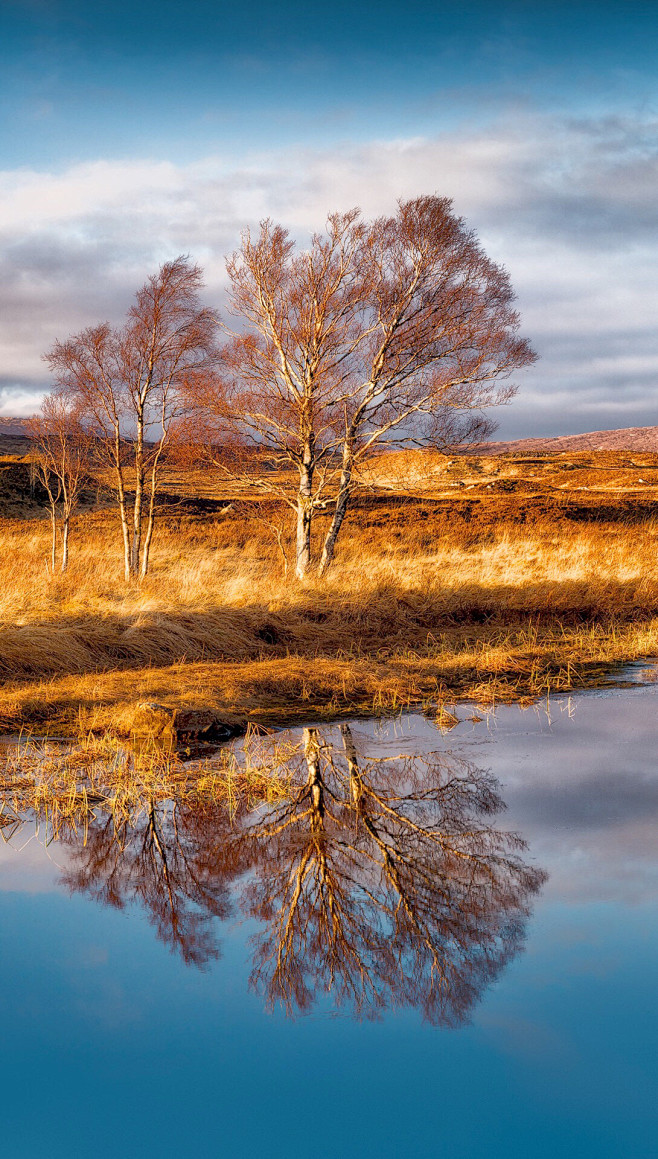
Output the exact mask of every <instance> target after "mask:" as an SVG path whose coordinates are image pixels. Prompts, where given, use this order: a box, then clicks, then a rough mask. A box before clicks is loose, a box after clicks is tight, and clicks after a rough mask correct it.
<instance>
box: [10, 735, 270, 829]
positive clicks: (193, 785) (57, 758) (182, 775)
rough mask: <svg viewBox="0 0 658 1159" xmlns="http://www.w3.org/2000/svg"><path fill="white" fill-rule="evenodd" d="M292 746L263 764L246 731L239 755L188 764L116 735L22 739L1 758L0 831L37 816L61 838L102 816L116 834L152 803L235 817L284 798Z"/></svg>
mask: <svg viewBox="0 0 658 1159" xmlns="http://www.w3.org/2000/svg"><path fill="white" fill-rule="evenodd" d="M289 747H290V746H286V745H282V746H279V750H278V751H277V753H276V759H275V760H274V759H272V757H271V755H270V759H269V760H268V762H267V764H266V765H265V764H264V763H263V761H262V759H261V755H260V754H261V742H260V740H259V738H258V737H257V736H254V735H253V734H249V733H248V734H247V737H246V738H245V742H244V744H243V746H242V747H241V750H240V753H239V755H236V753H235V752H233V751H231V752H228V751H224V752H221V753H220V754H218V755H217V756H214V757H213V758H212V759H206V760H203V761H196V762H192V763H185V762H184V761H182V760H181V758H180V757H179V756H178V755H177V754H176V753H175V752H173V751H170V750H166V749H164V748H161V747H158V746H156V745H147V746H144V747H141V748H135V747H133V746H126V745H123V744H120V743H119V742H118V741H117V740H116V739H115V738H113V737H112V736H111V735H104V736H102V737H100V738H98V737H92V736H88V737H86V738H83V739H82V741H80V742H79V743H78V744H76V745H75V746H73V747H71V746H63V745H62V744H61V743H60V744H56V743H54V742H52V741H48V740H30V739H24V738H22V739H21V740H20V741H19V742H18V743H16V744H14V745H10V746H7V747H6V749H5V751H4V753H3V755H2V756H1V757H0V829H5V830H10V831H11V829H12V828H13V827H15V826H18V825H19V824H20V823H21V821H23V820H25V818H26V817H32V818H33V819H34V820H35V821H36V822H37V823H39V824H40V825H42V826H44V827H45V831H46V835H47V838H48V839H56V838H57V837H59V836H60V835H61V834H62V832H64V831H70V830H72V829H74V830H79V829H82V831H83V832H85V831H86V828H87V826H88V825H89V823H90V821H91V820H92V819H93V818H94V816H95V815H96V813H97V812H99V811H101V812H102V813H103V815H104V816H110V817H111V818H112V820H113V824H114V828H115V831H116V832H117V833H119V832H121V831H122V829H123V828H124V827H125V826H127V825H134V824H135V822H136V820H137V819H138V817H140V816H141V815H143V814H144V813H145V812H147V811H148V810H149V809H150V808H152V807H153V805H155V804H159V803H162V802H166V801H174V800H175V801H176V803H177V804H178V805H189V806H192V807H207V806H217V805H220V806H222V808H223V809H224V810H225V811H226V813H227V815H228V817H233V816H234V815H235V814H236V813H237V812H238V810H240V809H250V808H252V807H253V806H254V805H255V804H257V803H258V802H262V801H267V802H272V801H275V800H278V799H279V798H281V797H282V796H284V795H285V792H286V790H287V786H288V785H289V782H290V778H291V775H292V774H291V770H290V768H289V765H288V757H289Z"/></svg>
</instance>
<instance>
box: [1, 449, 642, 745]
mask: <svg viewBox="0 0 658 1159" xmlns="http://www.w3.org/2000/svg"><path fill="white" fill-rule="evenodd" d="M590 458H591V456H590ZM609 459H610V456H608V457H607V459H606V463H605V464H604V463H599V464H598V465H597V464H594V466H591V465H590V466H589V467H587V466H586V465H583V462H582V457H581V459H579V460H578V462H576V463H571V465H570V466H571V468H572V471H571V474H573V475H574V476H575V475H577V476H578V478H579V479H580V478H583V477H585V476H584V475H583V472H585V473H586V472H587V470H589V472H590V476H592V478H593V476H594V475H596V476H597V478H598V475H601V476H603V474H604V473H605V472H607V473H608V475H607V476H606V478H608V476H610V473H611V472H612V474H613V475H614V476H615V482H616V484H618V486H617V490H616V491H615V494H614V495H613V496H612V498H611V492H610V487H609V485H608V483H606V487H607V491H606V495H605V496H604V499H601V496H600V495H599V498H598V499H595V498H593V497H592V494H591V486H590V489H589V490H586V491H583V492H580V491H579V492H578V494H577V495H576V494H575V493H574V494H572V495H571V496H570V497H569V500H568V502H567V500H566V499H565V495H564V492H563V491H562V482H563V479H564V473H565V472H566V473H569V472H568V469H569V464H568V463H566V464H565V462H564V461H561V462H560V463H557V464H556V463H555V462H553V464H552V466H550V470H549V469H548V468H546V469H544V466H541V465H540V466H537V464H536V463H535V461H534V460H531V461H529V462H528V463H527V464H526V465H523V464H521V465H519V463H518V462H517V463H513V462H508V463H507V464H506V466H505V465H504V466H503V467H501V466H500V462H501V461H499V463H498V466H496V465H495V464H494V467H493V468H492V466H491V463H487V462H486V461H485V462H484V463H480V465H479V467H478V466H476V467H473V466H472V465H469V463H470V461H469V462H467V463H466V464H465V466H463V467H462V468H461V472H462V476H461V477H462V480H463V479H470V478H471V477H473V478H480V482H481V486H480V490H479V491H478V493H477V494H475V493H473V494H470V495H469V496H468V497H466V496H464V495H462V496H460V498H459V500H457V499H454V497H453V498H445V497H444V498H441V497H439V498H436V497H434V498H428V497H427V495H426V494H425V493H423V494H420V495H418V496H417V497H409V496H407V497H406V498H401V497H399V496H394V497H390V496H383V495H381V494H379V495H365V494H364V496H362V497H361V499H360V501H359V503H358V505H357V507H356V509H355V512H354V514H353V516H352V519H351V523H349V524H348V525H347V526H346V529H345V538H344V540H343V542H342V545H341V552H340V557H339V560H338V563H337V566H336V568H335V570H334V571H333V572H332V573H331V574H330V576H329V577H328V579H327V580H325V581H319V580H316V579H311V580H310V581H309V582H308V583H306V584H304V585H303V586H302V585H298V584H295V583H289V582H286V581H285V580H284V578H283V576H282V571H281V559H280V555H279V552H278V548H277V545H276V543H275V541H274V539H273V537H272V536H271V535H269V534H268V531H267V527H266V524H265V523H263V522H262V520H261V521H260V522H259V521H257V520H249V519H246V518H245V514H244V510H243V509H239V508H238V509H236V508H235V507H234V508H233V509H232V510H230V511H228V512H226V513H225V514H222V515H220V514H217V513H215V514H213V513H210V514H208V513H201V512H200V511H199V510H198V509H197V510H195V509H194V505H193V504H191V505H190V504H188V506H187V507H185V506H183V505H180V506H179V507H178V508H176V507H172V508H170V509H169V512H168V514H167V515H166V518H163V521H162V523H161V525H160V528H159V531H158V535H157V539H156V543H155V547H154V552H153V566H152V571H151V574H150V575H149V577H148V579H147V580H146V581H145V582H144V583H142V584H141V585H139V584H134V585H130V586H126V585H125V584H124V582H123V579H122V568H121V560H120V555H119V551H118V548H119V544H118V537H117V529H116V525H115V522H114V518H113V515H112V513H111V512H108V511H97V512H95V513H92V514H88V515H86V516H85V518H84V520H83V521H81V525H80V527H79V528H78V529H76V531H75V533H74V539H73V545H72V561H71V566H70V570H69V572H68V573H67V575H66V576H65V577H63V578H62V577H55V578H54V579H53V578H52V577H50V576H49V574H48V571H47V566H46V560H47V557H48V543H47V539H48V529H47V526H46V524H45V522H44V521H42V520H37V519H29V520H18V519H11V520H8V519H7V520H4V521H3V522H2V523H0V592H1V595H0V623H1V626H2V632H1V634H0V674H1V675H2V678H3V679H4V682H5V683H4V686H3V688H2V690H1V691H0V727H3V728H5V729H11V728H13V727H18V726H20V725H21V724H25V723H30V724H31V725H32V726H33V727H38V728H41V729H50V730H53V729H61V730H64V731H66V732H67V733H70V732H75V731H78V730H83V731H84V730H87V729H89V728H107V727H111V728H113V729H114V730H115V731H117V732H126V731H129V730H130V726H131V721H132V717H133V715H134V712H135V706H136V705H137V704H138V703H139V702H140V701H143V700H147V699H148V700H155V701H158V702H162V703H165V704H169V705H175V704H183V705H190V706H191V705H194V706H197V707H212V708H215V709H219V710H220V711H221V712H222V713H223V714H224V715H225V716H226V718H227V719H228V720H231V721H235V720H241V719H254V720H274V719H284V718H285V719H291V718H295V717H299V716H303V715H307V716H308V715H318V714H319V713H320V714H327V715H329V714H334V715H336V714H339V713H342V712H348V711H359V712H365V711H377V710H382V711H383V710H388V709H391V708H399V707H401V706H403V705H406V704H409V703H413V702H417V701H423V700H439V701H441V700H442V699H445V698H450V697H454V696H455V695H460V696H472V697H473V698H475V699H476V700H477V699H483V700H487V701H488V702H490V701H491V700H492V699H496V698H508V697H510V696H532V695H537V694H539V693H541V692H545V691H546V690H548V689H552V688H569V687H574V686H575V685H577V684H579V683H584V682H588V681H590V682H591V681H592V680H600V679H601V678H602V677H603V674H604V672H605V671H606V670H607V669H608V668H609V667H610V666H611V665H612V664H615V663H618V662H622V661H624V660H631V659H636V658H638V657H641V656H646V655H651V654H654V653H656V652H658V522H657V521H656V520H655V519H654V518H652V517H651V515H650V512H651V511H652V510H653V500H651V502H649V500H647V498H646V495H645V494H644V492H642V493H637V494H636V493H635V492H636V483H635V480H636V476H637V477H639V478H644V477H646V476H647V471H648V469H649V468H648V467H647V465H646V464H645V465H644V467H643V468H642V472H643V473H642V472H639V471H638V468H636V467H632V466H627V465H623V464H622V466H619V464H618V467H617V468H614V463H613V464H612V465H611V464H610V463H609V462H608V460H609ZM606 464H607V465H606ZM549 465H550V464H549ZM649 466H650V464H649ZM622 468H623V469H622ZM652 469H653V468H652ZM446 470H447V469H446ZM455 470H456V468H455V466H454V465H452V466H450V468H449V472H448V474H450V478H451V479H452V476H453V475H454V474H455ZM493 470H496V471H498V473H499V474H500V473H501V472H506V474H505V478H508V477H509V478H511V477H514V478H517V477H519V475H522V476H523V478H522V480H521V481H522V482H526V483H527V482H530V483H531V485H532V487H533V488H535V490H536V492H537V494H536V495H534V496H533V495H531V496H530V498H528V497H527V496H526V495H525V493H524V496H522V497H520V498H519V497H515V496H513V495H508V494H504V495H489V494H487V493H486V492H485V491H484V490H483V488H486V486H488V483H487V480H490V479H491V476H492V471H493ZM615 471H616V474H615ZM469 472H470V473H469ZM629 472H630V476H629V481H628V485H627V486H626V489H624V487H623V486H622V483H623V482H624V478H625V477H626V476H627V475H629ZM597 473H598V474H597ZM618 476H619V478H618ZM631 476H632V478H631ZM446 477H448V475H447V474H446ZM540 477H541V478H540ZM610 477H611V476H610ZM542 479H543V481H542ZM620 480H621V481H620ZM193 482H194V480H193V479H192V483H190V480H189V479H188V490H189V489H190V488H191V489H192V490H193V489H194V488H193ZM590 483H591V485H592V486H593V483H592V480H590ZM631 483H633V487H631ZM468 486H470V483H469V484H468ZM580 486H585V485H584V484H582V483H579V487H580ZM179 490H183V488H179ZM558 491H559V492H560V494H557V493H558ZM602 503H603V504H604V505H603V506H601V504H602ZM597 504H598V505H597ZM262 514H263V512H262V511H261V515H262ZM265 514H268V515H269V516H271V517H272V518H278V516H277V515H276V513H275V512H273V511H272V510H269V511H268V512H266V513H265ZM521 520H523V522H521Z"/></svg>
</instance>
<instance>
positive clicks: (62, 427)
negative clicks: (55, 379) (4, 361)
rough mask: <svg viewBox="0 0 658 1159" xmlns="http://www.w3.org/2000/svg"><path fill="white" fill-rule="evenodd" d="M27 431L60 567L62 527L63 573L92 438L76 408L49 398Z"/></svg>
mask: <svg viewBox="0 0 658 1159" xmlns="http://www.w3.org/2000/svg"><path fill="white" fill-rule="evenodd" d="M27 431H28V433H29V435H30V437H31V438H32V439H33V440H34V449H33V452H32V463H33V467H34V470H35V471H36V474H37V477H38V478H39V480H40V482H41V483H42V484H43V486H44V488H45V491H46V495H47V496H48V505H49V507H50V521H51V530H52V535H51V567H52V571H53V574H54V573H55V570H56V567H57V530H58V525H59V526H60V527H61V544H62V546H61V559H60V570H61V571H66V568H67V566H68V560H69V532H70V526H71V516H72V514H73V512H74V510H75V508H76V506H77V504H78V500H79V498H80V491H81V488H82V484H83V481H84V477H85V473H86V470H87V468H88V465H89V438H88V435H87V432H86V430H85V428H84V426H83V424H82V423H81V421H80V416H79V414H78V412H77V409H76V407H75V406H72V405H71V403H70V402H68V401H67V400H66V399H64V398H61V397H57V396H54V395H47V396H46V398H45V399H44V400H43V403H42V405H41V414H40V415H36V416H35V417H33V418H32V419H30V421H29V423H28V425H27Z"/></svg>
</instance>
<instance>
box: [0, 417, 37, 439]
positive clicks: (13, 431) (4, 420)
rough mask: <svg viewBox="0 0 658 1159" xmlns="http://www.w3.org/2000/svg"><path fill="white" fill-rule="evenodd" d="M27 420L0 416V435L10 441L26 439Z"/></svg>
mask: <svg viewBox="0 0 658 1159" xmlns="http://www.w3.org/2000/svg"><path fill="white" fill-rule="evenodd" d="M29 421H30V420H29V419H26V418H25V419H16V418H10V417H9V415H0V435H5V437H7V438H10V439H16V438H27V434H26V430H25V426H26V424H27V423H28V422H29Z"/></svg>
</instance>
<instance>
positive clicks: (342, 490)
mask: <svg viewBox="0 0 658 1159" xmlns="http://www.w3.org/2000/svg"><path fill="white" fill-rule="evenodd" d="M353 469H354V452H353V448H352V444H351V442H346V443H345V444H344V446H343V469H342V471H341V473H340V487H339V489H338V497H337V499H336V507H335V509H334V515H333V519H332V520H331V525H330V527H329V530H328V532H327V535H326V537H325V541H324V546H323V548H322V556H321V558H320V564H319V567H318V574H319V575H324V574H325V572H326V571H327V569H328V568H329V567H330V566H331V563H332V561H333V558H334V551H335V549H336V540H337V539H338V533H339V531H340V529H341V526H342V523H343V520H344V518H345V515H346V513H347V506H348V504H349V501H350V496H351V494H352V471H353Z"/></svg>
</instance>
